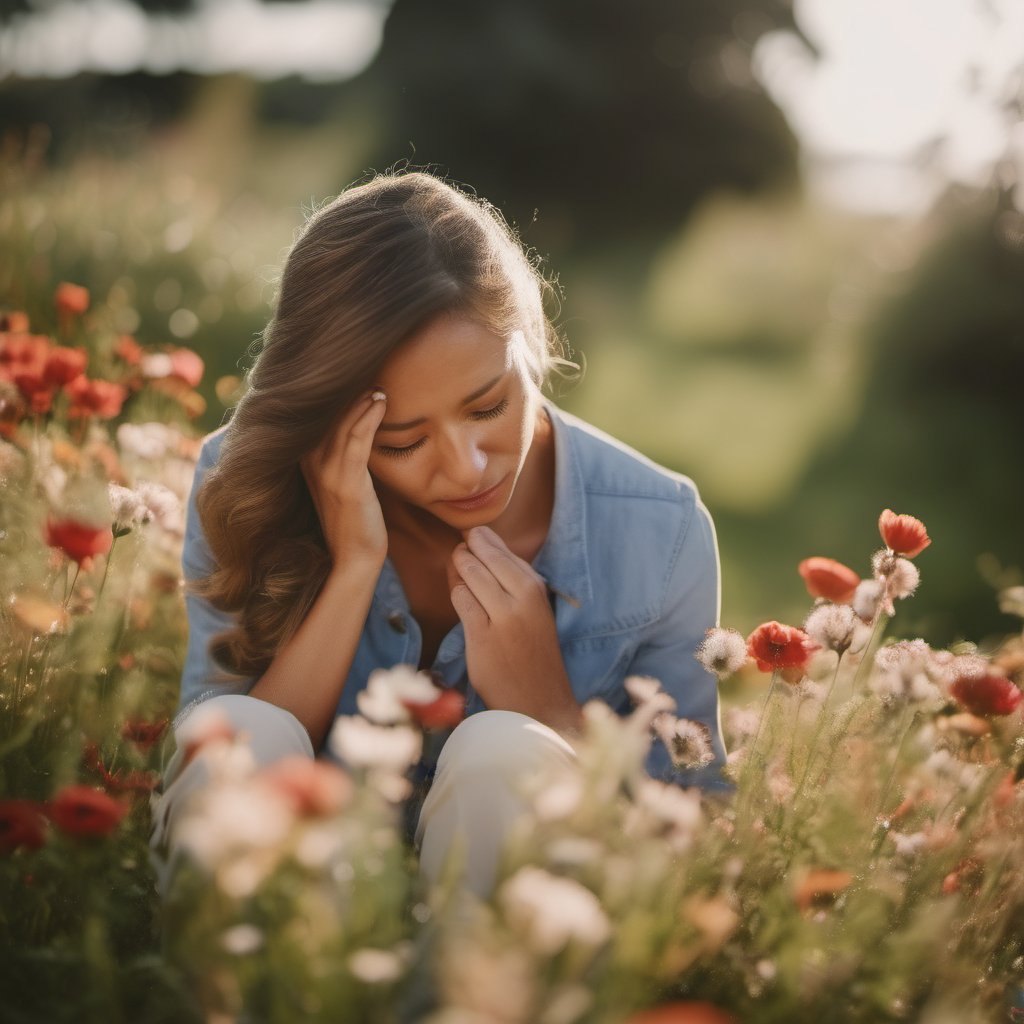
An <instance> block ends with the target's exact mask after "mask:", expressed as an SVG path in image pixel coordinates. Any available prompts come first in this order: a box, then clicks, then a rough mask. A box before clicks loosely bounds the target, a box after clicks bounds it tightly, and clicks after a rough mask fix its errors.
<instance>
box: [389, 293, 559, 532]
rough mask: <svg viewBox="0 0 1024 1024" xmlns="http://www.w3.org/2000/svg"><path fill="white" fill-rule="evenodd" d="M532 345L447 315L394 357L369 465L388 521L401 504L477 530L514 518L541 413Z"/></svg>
mask: <svg viewBox="0 0 1024 1024" xmlns="http://www.w3.org/2000/svg"><path fill="white" fill-rule="evenodd" d="M524 344H525V342H524V341H523V339H522V338H521V336H513V338H511V339H507V338H502V337H500V336H499V335H497V334H494V333H493V332H492V331H490V330H489V329H488V328H486V327H483V326H481V325H480V324H479V323H477V322H476V321H474V320H470V319H469V318H468V317H466V316H465V315H463V314H459V313H446V314H442V315H440V316H438V317H436V318H435V319H433V320H431V321H430V322H429V323H428V324H427V325H426V326H425V327H424V328H423V329H422V330H421V331H419V332H418V333H417V334H415V335H413V337H412V338H411V339H410V340H409V341H408V342H406V343H405V344H404V345H402V347H401V348H400V349H398V350H397V351H396V352H394V353H393V354H392V355H391V356H390V357H389V359H388V360H387V362H386V363H385V364H384V367H383V369H382V371H381V372H380V374H379V375H378V378H377V381H376V383H377V384H378V385H379V386H380V387H381V388H382V390H383V391H384V392H385V394H386V395H387V410H386V412H385V413H384V420H383V422H382V423H381V425H380V427H379V428H378V430H377V434H376V437H375V438H374V446H373V450H372V452H371V455H370V460H369V469H370V472H371V474H372V475H373V477H374V479H375V481H376V485H377V492H378V494H379V495H380V498H381V502H382V505H383V506H384V508H385V515H387V509H388V506H389V505H391V506H392V507H393V506H394V502H396V501H397V502H400V503H404V504H405V505H406V506H414V507H415V508H417V509H422V510H424V511H426V512H429V513H430V514H431V515H433V516H435V517H436V518H437V519H439V520H441V521H442V522H444V523H446V524H447V525H448V526H451V527H453V528H454V529H456V530H467V529H469V528H470V527H472V526H481V525H483V524H485V523H490V522H493V521H494V520H495V519H496V518H497V517H498V516H499V515H500V514H501V513H502V512H503V511H504V510H505V508H506V507H507V506H508V503H509V500H510V499H511V497H512V492H513V490H514V488H515V485H516V481H517V480H518V478H519V474H520V472H521V470H522V468H523V465H524V463H525V462H526V456H527V453H528V452H529V450H530V444H531V442H532V440H533V432H534V425H535V422H536V415H537V409H538V404H537V402H538V398H539V393H538V391H537V388H536V386H535V385H534V383H533V381H532V380H531V379H530V376H529V374H528V372H527V370H526V366H525V363H524V359H523V352H522V348H521V346H522V345H524Z"/></svg>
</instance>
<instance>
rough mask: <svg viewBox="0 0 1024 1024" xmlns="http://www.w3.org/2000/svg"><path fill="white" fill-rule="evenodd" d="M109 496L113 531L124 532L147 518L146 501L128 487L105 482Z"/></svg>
mask: <svg viewBox="0 0 1024 1024" xmlns="http://www.w3.org/2000/svg"><path fill="white" fill-rule="evenodd" d="M107 493H108V495H109V496H110V507H111V509H112V511H113V513H114V532H115V533H126V532H127V531H128V530H130V529H132V527H133V526H138V525H139V524H141V523H144V522H146V521H147V520H148V518H149V510H148V509H147V508H146V503H145V502H144V501H143V500H142V498H141V497H139V495H138V494H137V493H136V492H135V491H133V490H132V489H131V488H130V487H122V486H121V485H120V484H114V483H110V484H107Z"/></svg>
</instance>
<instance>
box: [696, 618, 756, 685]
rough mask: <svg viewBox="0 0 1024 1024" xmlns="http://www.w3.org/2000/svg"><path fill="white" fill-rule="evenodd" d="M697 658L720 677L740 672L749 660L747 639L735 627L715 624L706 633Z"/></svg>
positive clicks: (697, 651)
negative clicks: (723, 626)
mask: <svg viewBox="0 0 1024 1024" xmlns="http://www.w3.org/2000/svg"><path fill="white" fill-rule="evenodd" d="M694 656H695V657H696V659H697V660H698V661H699V662H700V663H701V664H702V665H703V666H704V667H705V668H706V669H707V670H708V671H709V672H714V673H715V675H717V676H718V678H719V679H725V678H727V677H728V676H731V675H733V674H734V673H735V672H738V671H739V670H740V669H741V668H742V667H743V666H744V665H745V664H746V662H747V641H746V640H745V639H744V638H743V636H742V635H741V634H740V633H738V632H737V631H736V630H735V629H722V628H720V627H719V626H714V627H712V628H711V629H709V630H708V631H707V632H706V633H705V634H704V639H703V640H702V641H701V644H700V646H699V647H698V648H697V650H696V652H695V655H694Z"/></svg>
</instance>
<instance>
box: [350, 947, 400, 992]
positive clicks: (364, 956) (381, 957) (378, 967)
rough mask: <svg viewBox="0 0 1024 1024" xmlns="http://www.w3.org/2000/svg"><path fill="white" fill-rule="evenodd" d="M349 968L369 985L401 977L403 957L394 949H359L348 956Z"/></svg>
mask: <svg viewBox="0 0 1024 1024" xmlns="http://www.w3.org/2000/svg"><path fill="white" fill-rule="evenodd" d="M348 969H349V970H350V971H351V972H352V974H353V975H355V977H357V978H358V979H359V980H360V981H365V982H366V983H367V984H369V985H375V984H380V983H381V982H387V981H394V980H395V979H396V978H399V977H401V974H402V971H403V969H404V963H403V959H402V957H401V955H400V954H398V953H396V952H395V951H394V950H393V949H371V948H370V947H366V948H364V949H357V950H356V951H355V952H354V953H353V954H352V955H351V956H349V958H348Z"/></svg>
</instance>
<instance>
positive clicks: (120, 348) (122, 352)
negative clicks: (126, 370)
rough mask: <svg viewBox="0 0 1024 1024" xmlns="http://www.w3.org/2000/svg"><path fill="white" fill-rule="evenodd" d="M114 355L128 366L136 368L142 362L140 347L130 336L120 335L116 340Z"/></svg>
mask: <svg viewBox="0 0 1024 1024" xmlns="http://www.w3.org/2000/svg"><path fill="white" fill-rule="evenodd" d="M114 354H115V355H117V356H120V357H121V358H122V359H123V360H124V361H125V362H126V363H127V364H128V365H129V366H138V365H139V363H141V362H142V346H141V345H140V344H139V343H138V342H137V341H136V340H135V339H134V338H133V337H132V336H131V335H130V334H122V335H121V337H120V338H118V339H117V344H116V345H115V346H114Z"/></svg>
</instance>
